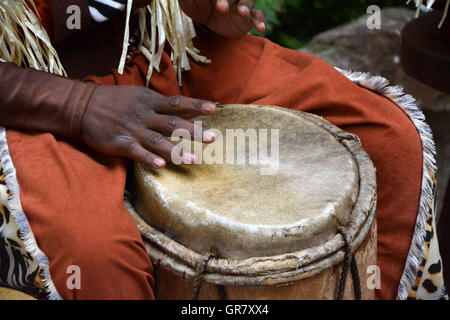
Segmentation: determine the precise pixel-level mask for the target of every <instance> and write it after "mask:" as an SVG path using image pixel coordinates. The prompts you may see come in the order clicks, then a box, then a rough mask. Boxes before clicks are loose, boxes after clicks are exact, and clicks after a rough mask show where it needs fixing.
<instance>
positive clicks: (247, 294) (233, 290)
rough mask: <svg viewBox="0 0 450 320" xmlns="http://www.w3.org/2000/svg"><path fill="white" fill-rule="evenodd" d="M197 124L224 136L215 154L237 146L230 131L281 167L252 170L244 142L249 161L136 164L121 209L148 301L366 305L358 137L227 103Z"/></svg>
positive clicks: (367, 172)
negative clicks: (145, 266) (143, 258)
mask: <svg viewBox="0 0 450 320" xmlns="http://www.w3.org/2000/svg"><path fill="white" fill-rule="evenodd" d="M197 120H202V121H203V125H204V126H206V127H209V128H214V129H217V130H218V132H220V133H221V135H218V139H217V140H216V142H215V144H217V145H215V146H220V147H222V150H223V154H228V153H227V152H229V151H230V148H234V147H235V146H234V145H233V146H232V147H230V143H229V141H231V140H229V141H228V143H226V141H227V139H228V138H225V137H226V136H227V132H228V131H226V130H227V129H228V130H229V129H233V130H235V131H234V132H236V130H237V129H242V130H243V131H244V130H248V129H250V130H254V132H255V131H258V132H260V133H261V132H262V134H261V136H263V135H264V134H265V135H266V139H265V142H267V146H266V149H267V150H266V151H267V154H269V151H270V152H271V153H272V154H271V156H273V153H274V152H275V153H277V154H278V158H277V159H276V161H277V164H276V166H274V163H273V162H274V161H275V160H273V159H272V158H270V159H271V160H269V161H265V162H264V161H259V162H257V163H254V164H249V162H250V161H249V159H251V157H252V156H254V154H252V152H254V151H251V150H253V149H252V148H251V145H252V143H251V142H250V140H251V139H250V138H251V134H248V136H247V138H248V139H244V140H245V150H246V151H245V152H246V154H245V160H246V161H245V163H238V164H209V165H208V164H198V165H192V166H174V165H169V166H168V167H167V168H166V169H164V170H161V171H155V170H151V169H147V168H144V167H142V166H140V165H136V167H135V172H134V178H133V179H134V181H133V187H132V192H131V201H130V202H128V207H129V210H130V212H131V214H132V215H133V217H134V218H135V220H136V222H137V224H138V227H139V229H140V231H141V233H142V235H143V238H144V240H145V245H146V249H147V252H148V254H149V256H150V258H151V260H152V261H153V263H154V265H155V277H156V288H155V296H156V298H157V299H191V297H193V298H200V299H219V298H221V299H335V298H345V299H352V298H355V297H357V298H363V299H372V298H373V296H374V291H373V288H370V286H367V285H366V283H367V280H368V278H369V276H371V275H372V273H370V272H369V273H368V272H367V270H368V267H369V266H371V265H375V264H376V223H375V207H376V180H375V169H374V167H373V165H372V162H371V160H370V159H369V157H368V155H367V154H366V152H365V151H364V150H363V149H362V148H361V145H360V142H359V139H358V138H357V137H356V136H355V135H352V134H349V133H346V132H344V131H342V130H340V129H339V128H337V127H335V126H334V125H332V124H331V123H329V122H327V121H325V120H323V119H322V118H320V117H317V116H314V115H311V114H307V113H304V112H299V111H293V110H288V109H281V108H277V107H270V106H254V105H227V106H224V108H223V109H219V110H218V111H217V113H216V114H215V115H213V116H211V117H204V118H203V117H202V118H198V119H197ZM259 129H262V131H261V130H259ZM273 130H278V131H273ZM244 132H247V133H248V132H249V131H244ZM270 132H278V135H275V136H276V137H277V139H275V140H276V141H273V140H274V139H270V138H267V136H269V137H270ZM253 138H254V136H253ZM263 140H264V139H262V138H261V137H260V140H259V141H263ZM274 143H277V146H276V147H277V148H278V149H275V148H273V147H274ZM260 147H261V146H260ZM205 148H208V146H205V145H203V147H202V149H201V150H202V152H204V151H205ZM209 148H212V146H211V145H210V146H209ZM227 148H228V150H227ZM263 149H264V148H263ZM217 150H220V149H217ZM217 150H216V152H217ZM261 158H263V157H261ZM265 158H266V160H267V159H268V158H269V157H265ZM224 162H226V161H224ZM270 168H272V169H274V168H275V169H274V170H272V172H271V170H269V169H270ZM262 169H266V171H267V172H266V174H262V172H263V171H262ZM267 173H270V174H267ZM130 203H132V205H131V204H130ZM342 269H344V270H343V271H342ZM358 271H359V272H358ZM347 273H348V274H349V276H348V281H346V279H347ZM350 275H352V276H350ZM346 282H347V285H345V283H346ZM369 282H370V281H369ZM352 284H353V285H352ZM354 289H355V290H354Z"/></svg>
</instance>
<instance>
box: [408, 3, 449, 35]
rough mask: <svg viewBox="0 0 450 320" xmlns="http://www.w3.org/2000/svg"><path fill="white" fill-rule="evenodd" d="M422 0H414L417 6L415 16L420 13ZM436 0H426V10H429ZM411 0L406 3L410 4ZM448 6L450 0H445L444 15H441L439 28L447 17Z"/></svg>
mask: <svg viewBox="0 0 450 320" xmlns="http://www.w3.org/2000/svg"><path fill="white" fill-rule="evenodd" d="M423 2H424V1H423V0H416V7H417V12H416V18H417V17H419V15H420V9H421V7H422V5H423ZM435 2H436V0H428V1H427V10H430V9H431V8H432V7H433V4H434V3H435ZM410 3H411V0H408V1H407V2H406V4H410ZM449 8H450V0H447V3H446V4H445V9H444V15H443V16H442V19H441V21H440V22H439V29H440V28H442V26H443V25H444V21H445V19H447V16H448V11H449Z"/></svg>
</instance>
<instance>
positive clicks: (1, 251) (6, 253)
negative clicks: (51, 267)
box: [0, 166, 45, 297]
mask: <svg viewBox="0 0 450 320" xmlns="http://www.w3.org/2000/svg"><path fill="white" fill-rule="evenodd" d="M5 177H6V175H5V172H4V170H3V167H1V166H0V286H5V287H10V288H14V289H18V290H21V291H23V292H25V293H28V294H30V295H33V296H36V297H40V296H43V294H44V293H45V286H44V284H43V282H42V277H41V268H40V267H39V265H38V263H37V262H36V260H35V259H34V258H33V257H32V256H31V254H30V253H29V252H27V250H26V249H25V245H24V242H23V240H22V238H21V237H20V231H19V227H18V226H17V223H16V220H15V219H14V217H13V216H12V215H11V207H10V205H9V203H8V198H9V197H10V196H11V193H10V191H9V189H8V187H7V185H6V181H5Z"/></svg>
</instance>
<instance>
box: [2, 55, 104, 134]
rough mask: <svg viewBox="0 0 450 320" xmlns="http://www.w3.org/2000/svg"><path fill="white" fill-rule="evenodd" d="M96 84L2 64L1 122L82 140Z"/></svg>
mask: <svg viewBox="0 0 450 320" xmlns="http://www.w3.org/2000/svg"><path fill="white" fill-rule="evenodd" d="M95 87H96V85H94V84H91V83H83V82H80V81H76V80H69V79H66V78H63V77H60V76H56V75H52V74H48V73H45V72H42V71H37V70H33V69H25V68H19V67H17V66H16V65H14V64H12V63H0V111H1V117H0V125H1V126H5V127H9V128H14V129H20V130H26V131H44V132H51V133H53V134H55V135H57V136H60V137H63V138H67V139H74V140H80V139H81V120H82V116H83V113H84V111H85V109H86V106H87V104H88V101H89V99H90V97H91V95H92V93H93V92H94V90H95Z"/></svg>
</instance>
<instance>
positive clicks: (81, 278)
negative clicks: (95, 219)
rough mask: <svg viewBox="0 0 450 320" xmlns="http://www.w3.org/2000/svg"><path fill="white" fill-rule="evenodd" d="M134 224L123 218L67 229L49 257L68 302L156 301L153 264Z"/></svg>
mask: <svg viewBox="0 0 450 320" xmlns="http://www.w3.org/2000/svg"><path fill="white" fill-rule="evenodd" d="M132 222H133V221H132V220H131V221H130V220H127V219H126V217H123V219H121V220H120V221H116V223H111V222H104V223H103V224H96V225H91V226H84V227H83V228H79V227H73V228H70V226H66V228H65V229H66V230H65V231H64V230H60V231H61V232H60V233H58V234H59V235H57V236H55V241H57V242H58V243H59V250H58V249H57V248H52V252H50V253H49V254H48V256H49V259H50V273H51V276H52V278H53V280H54V282H55V285H56V287H57V289H58V291H60V294H61V296H62V297H63V298H66V299H152V298H153V289H152V287H153V285H154V279H153V265H152V263H151V261H150V258H149V257H148V255H147V253H146V251H145V248H144V246H143V242H142V239H141V238H140V235H139V232H138V230H137V228H136V226H135V225H134V226H126V224H127V223H128V224H130V223H132Z"/></svg>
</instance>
